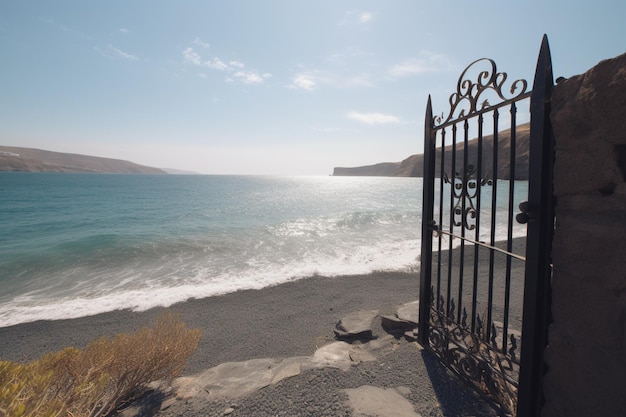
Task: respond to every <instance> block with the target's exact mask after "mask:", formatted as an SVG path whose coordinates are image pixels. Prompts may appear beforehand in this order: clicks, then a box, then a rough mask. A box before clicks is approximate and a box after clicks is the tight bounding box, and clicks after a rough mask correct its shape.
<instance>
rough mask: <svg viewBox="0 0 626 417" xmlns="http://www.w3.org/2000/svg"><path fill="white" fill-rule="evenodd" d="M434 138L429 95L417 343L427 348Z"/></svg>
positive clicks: (425, 130)
mask: <svg viewBox="0 0 626 417" xmlns="http://www.w3.org/2000/svg"><path fill="white" fill-rule="evenodd" d="M435 139H436V138H435V135H434V131H433V110H432V104H431V100H430V96H428V103H427V105H426V120H425V122H424V172H423V177H422V184H423V195H422V254H421V258H420V260H421V267H420V304H419V311H420V313H419V314H420V317H419V330H418V341H419V343H420V344H422V345H424V346H426V344H427V343H428V332H429V324H430V304H431V302H432V300H431V298H430V295H431V272H432V250H433V239H432V221H433V204H434V193H435V147H436V144H435Z"/></svg>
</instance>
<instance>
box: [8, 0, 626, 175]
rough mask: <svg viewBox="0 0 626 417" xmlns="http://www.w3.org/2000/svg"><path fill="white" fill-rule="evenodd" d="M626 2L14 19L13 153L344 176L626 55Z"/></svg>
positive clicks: (119, 7) (459, 2) (284, 3)
mask: <svg viewBox="0 0 626 417" xmlns="http://www.w3.org/2000/svg"><path fill="white" fill-rule="evenodd" d="M624 16H626V2H623V1H614V0H611V1H609V0H599V1H593V2H590V1H589V2H588V1H580V0H573V1H551V0H547V1H539V0H537V1H535V0H533V1H508V0H499V1H479V0H476V1H468V0H456V1H432V0H431V1H421V0H386V1H367V0H361V1H340V0H332V1H329V0H315V1H304V0H302V1H297V0H247V1H244V0H230V1H227V0H221V1H217V0H212V1H211V0H206V1H183V0H180V1H161V0H135V1H121V0H112V1H101V2H95V1H78V0H76V1H68V0H58V1H44V0H39V1H27V0H24V1H15V0H2V1H1V2H0V57H2V70H0V144H2V145H11V146H24V147H35V148H40V149H47V150H54V151H60V152H73V153H82V154H88V155H97V156H105V157H112V158H120V159H127V160H131V161H134V162H137V163H141V164H145V165H150V166H156V167H162V168H178V169H186V170H192V171H196V172H201V173H207V174H268V175H328V174H330V173H332V169H333V167H335V166H359V165H367V164H372V163H377V162H390V161H400V160H402V159H404V158H406V157H408V156H409V155H411V154H415V153H420V152H421V149H422V146H423V145H422V143H423V142H422V137H423V123H424V121H423V120H424V111H425V104H426V100H427V97H428V94H432V96H433V104H434V107H435V112H441V111H444V110H445V109H446V105H447V100H448V97H449V95H450V94H451V93H452V92H453V91H454V90H455V88H456V82H457V79H458V77H459V75H460V73H461V72H462V70H463V69H464V68H465V67H466V66H467V65H468V64H469V63H470V62H472V61H474V60H475V59H477V58H481V57H489V58H493V59H494V60H495V61H496V63H497V64H498V70H499V71H505V72H507V73H508V75H509V79H517V78H525V79H527V80H529V81H532V77H533V73H534V67H535V64H536V59H537V54H538V50H539V46H540V42H541V37H542V35H543V34H544V33H546V34H548V37H549V41H550V47H551V50H552V58H553V67H554V72H555V76H565V77H568V76H571V75H575V74H580V73H582V72H585V71H586V70H587V69H589V68H591V67H592V66H594V65H595V64H597V63H598V62H599V61H601V60H603V59H607V58H612V57H614V56H617V55H620V54H622V53H624V52H626V25H625V24H624V22H623V19H624Z"/></svg>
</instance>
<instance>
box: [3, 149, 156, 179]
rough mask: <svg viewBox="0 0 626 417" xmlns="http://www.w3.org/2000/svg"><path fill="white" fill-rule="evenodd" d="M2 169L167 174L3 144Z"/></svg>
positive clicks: (130, 164)
mask: <svg viewBox="0 0 626 417" xmlns="http://www.w3.org/2000/svg"><path fill="white" fill-rule="evenodd" d="M1 171H12V172H93V173H111V174H166V172H165V171H163V170H161V169H158V168H152V167H147V166H144V165H139V164H135V163H133V162H129V161H123V160H120V159H110V158H100V157H96V156H87V155H78V154H70V153H61V152H51V151H44V150H40V149H31V148H19V147H13V146H0V172H1Z"/></svg>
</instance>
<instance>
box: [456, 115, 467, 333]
mask: <svg viewBox="0 0 626 417" xmlns="http://www.w3.org/2000/svg"><path fill="white" fill-rule="evenodd" d="M468 141H469V122H468V121H467V119H465V121H464V122H463V174H462V175H461V181H462V183H461V248H460V254H459V256H460V258H461V262H460V264H459V298H458V301H459V307H458V309H457V323H459V324H461V317H462V314H461V313H462V312H463V275H464V274H463V272H464V269H465V229H466V228H467V223H466V217H465V216H466V214H467V212H466V210H467V203H466V201H467V197H468V190H467V187H468V183H469V176H468V172H467V159H468V147H469V145H468V143H467V142H468Z"/></svg>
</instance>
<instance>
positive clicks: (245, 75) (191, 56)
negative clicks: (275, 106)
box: [182, 39, 272, 84]
mask: <svg viewBox="0 0 626 417" xmlns="http://www.w3.org/2000/svg"><path fill="white" fill-rule="evenodd" d="M196 40H198V39H196ZM194 43H197V42H195V41H194ZM182 54H183V62H184V63H185V64H191V65H196V66H199V67H204V68H209V69H212V70H217V71H223V72H227V73H228V74H229V75H227V76H226V78H225V79H226V82H229V83H232V82H235V81H239V82H242V83H244V84H263V83H264V82H265V81H266V80H267V79H268V78H270V77H271V76H272V74H270V73H267V72H266V73H259V72H258V71H252V70H250V71H245V70H243V68H245V65H244V63H243V62H240V61H234V60H232V61H228V62H225V61H223V60H221V59H220V58H218V57H213V58H211V59H207V60H203V59H202V56H201V55H200V54H199V53H198V52H196V51H195V50H194V49H193V47H187V48H185V49H184V50H183V52H182ZM203 78H204V77H203Z"/></svg>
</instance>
